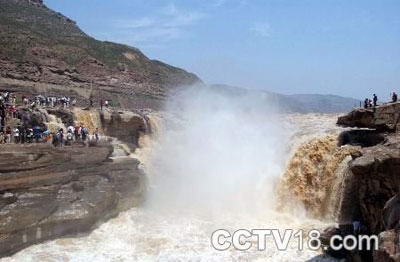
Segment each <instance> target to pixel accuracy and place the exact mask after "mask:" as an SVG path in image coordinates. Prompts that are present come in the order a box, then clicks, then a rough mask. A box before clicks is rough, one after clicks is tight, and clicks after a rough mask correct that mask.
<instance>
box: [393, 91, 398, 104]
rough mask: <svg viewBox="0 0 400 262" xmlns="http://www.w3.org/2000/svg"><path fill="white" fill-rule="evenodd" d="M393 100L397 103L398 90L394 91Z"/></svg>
mask: <svg viewBox="0 0 400 262" xmlns="http://www.w3.org/2000/svg"><path fill="white" fill-rule="evenodd" d="M392 102H393V103H396V102H397V94H396V92H393V95H392Z"/></svg>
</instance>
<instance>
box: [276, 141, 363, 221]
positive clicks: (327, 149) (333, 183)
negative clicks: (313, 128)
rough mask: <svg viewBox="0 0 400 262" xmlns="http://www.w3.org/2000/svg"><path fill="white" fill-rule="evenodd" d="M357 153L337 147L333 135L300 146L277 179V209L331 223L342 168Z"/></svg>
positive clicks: (339, 186)
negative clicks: (302, 210) (301, 212)
mask: <svg viewBox="0 0 400 262" xmlns="http://www.w3.org/2000/svg"><path fill="white" fill-rule="evenodd" d="M357 150H358V148H357V147H353V146H343V147H338V146H337V139H336V137H335V136H327V137H323V138H316V139H313V140H311V141H309V142H307V143H305V144H303V145H301V146H300V147H299V148H298V149H297V150H296V152H295V154H294V155H293V157H292V158H291V160H290V161H289V164H288V166H287V169H286V171H285V173H284V175H283V177H282V179H281V180H280V183H279V186H278V189H277V194H278V209H279V210H282V211H284V210H286V211H288V210H301V209H302V208H304V209H305V210H306V212H307V214H308V215H309V216H311V217H314V218H319V219H328V220H334V219H335V215H334V214H335V212H336V210H337V208H338V205H339V202H338V201H339V199H338V198H337V196H338V192H339V190H341V182H342V181H343V174H344V169H345V168H346V166H347V163H348V161H350V160H351V154H352V153H354V152H356V151H357Z"/></svg>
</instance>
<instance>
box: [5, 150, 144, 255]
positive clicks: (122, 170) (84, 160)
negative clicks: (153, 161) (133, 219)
mask: <svg viewBox="0 0 400 262" xmlns="http://www.w3.org/2000/svg"><path fill="white" fill-rule="evenodd" d="M1 149H2V150H1V152H0V178H1V179H0V256H5V255H10V254H12V253H14V252H16V251H18V250H20V249H22V248H24V247H27V246H29V245H32V244H35V243H39V242H43V241H46V240H49V239H54V238H59V237H63V236H67V235H74V234H78V233H84V232H89V231H90V230H92V229H93V228H94V227H95V226H96V225H97V224H98V223H99V222H102V221H104V220H106V219H109V218H111V217H113V216H116V215H117V214H118V213H119V212H121V211H124V210H126V209H128V208H130V207H133V206H135V205H137V204H138V203H139V202H140V201H141V200H142V194H143V192H144V188H145V186H144V184H145V180H144V175H143V174H142V172H141V171H140V170H139V169H138V161H137V160H135V159H132V158H121V159H118V160H117V161H115V162H114V161H112V160H111V159H110V156H111V154H112V152H113V148H112V146H111V145H108V144H104V145H98V146H94V147H83V146H73V147H63V148H54V147H52V146H50V145H46V144H35V145H25V146H21V145H2V146H1Z"/></svg>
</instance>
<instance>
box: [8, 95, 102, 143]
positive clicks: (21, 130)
mask: <svg viewBox="0 0 400 262" xmlns="http://www.w3.org/2000/svg"><path fill="white" fill-rule="evenodd" d="M75 104H76V99H71V98H70V97H66V96H63V97H54V96H42V95H39V96H35V97H33V98H28V97H26V96H22V97H21V104H19V105H18V104H17V97H16V95H14V94H12V93H10V92H8V91H6V92H2V93H0V144H3V143H15V144H25V143H34V142H35V143H46V142H49V143H50V142H51V143H52V144H53V145H54V146H63V145H72V144H73V143H74V142H83V143H86V142H87V141H89V140H95V141H96V142H97V141H99V130H98V129H97V128H96V129H95V130H94V131H93V133H92V135H89V132H90V131H89V129H88V128H86V127H84V126H83V125H79V126H75V127H74V126H69V127H68V128H67V130H66V133H65V132H64V129H59V130H58V131H57V132H51V131H50V130H48V129H46V128H45V127H44V126H43V125H42V126H40V125H33V123H29V122H28V123H26V121H23V118H24V117H23V114H24V110H27V109H33V108H35V107H36V106H40V107H63V108H66V107H70V106H75ZM103 106H106V107H108V101H107V102H106V101H103V100H102V101H101V107H103ZM21 112H22V113H21Z"/></svg>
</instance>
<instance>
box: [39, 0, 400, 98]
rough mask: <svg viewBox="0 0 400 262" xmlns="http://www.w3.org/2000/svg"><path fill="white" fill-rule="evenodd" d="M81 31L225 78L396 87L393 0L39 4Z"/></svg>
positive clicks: (213, 79) (298, 89)
mask: <svg viewBox="0 0 400 262" xmlns="http://www.w3.org/2000/svg"><path fill="white" fill-rule="evenodd" d="M45 2H46V4H47V5H48V6H49V7H50V8H52V9H55V10H57V11H59V12H62V13H63V14H65V15H67V16H69V17H71V18H72V19H74V20H75V21H77V23H78V25H79V26H80V27H81V28H82V29H83V30H84V31H85V32H87V33H88V34H90V35H92V36H94V37H96V38H98V39H100V40H108V41H114V42H120V43H125V44H128V45H131V46H135V47H138V48H140V49H141V50H142V51H143V52H144V53H145V54H146V55H147V56H148V57H150V58H153V59H158V60H162V61H164V62H167V63H170V64H172V65H175V66H178V67H182V68H184V69H186V70H188V71H191V72H194V73H196V74H197V75H198V76H199V77H200V78H202V79H203V80H204V81H205V82H207V83H223V84H230V85H236V86H243V87H250V88H265V89H268V90H270V91H275V92H280V93H286V94H296V93H320V94H328V93H329V94H338V95H343V96H352V97H355V98H363V97H365V96H368V95H370V94H371V93H373V92H376V93H377V94H379V95H380V97H384V98H388V96H389V93H390V92H391V91H393V90H397V91H399V93H400V1H399V0H112V1H110V0H68V1H66V0H64V1H60V0H46V1H45Z"/></svg>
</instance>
